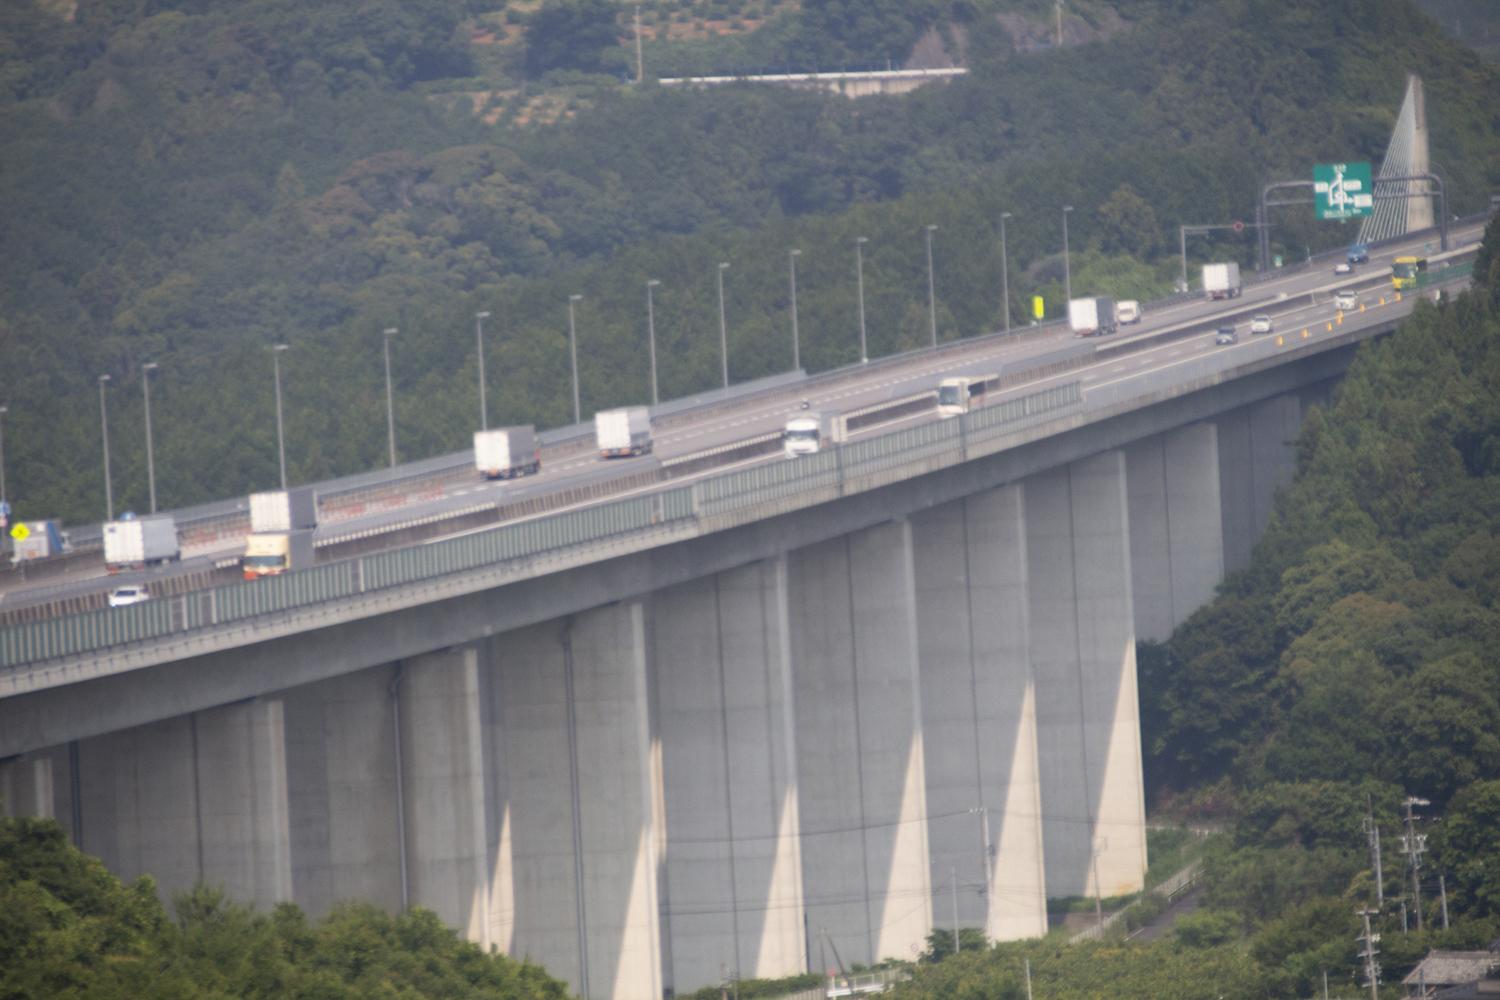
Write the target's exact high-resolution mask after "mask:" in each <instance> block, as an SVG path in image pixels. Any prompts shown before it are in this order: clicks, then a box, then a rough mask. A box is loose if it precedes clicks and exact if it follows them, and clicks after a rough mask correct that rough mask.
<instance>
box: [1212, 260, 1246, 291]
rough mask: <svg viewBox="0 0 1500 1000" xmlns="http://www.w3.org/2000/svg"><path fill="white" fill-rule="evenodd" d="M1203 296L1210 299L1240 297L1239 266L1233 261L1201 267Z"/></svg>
mask: <svg viewBox="0 0 1500 1000" xmlns="http://www.w3.org/2000/svg"><path fill="white" fill-rule="evenodd" d="M1203 294H1204V295H1206V296H1208V297H1209V298H1211V299H1237V298H1239V297H1240V266H1239V265H1238V264H1236V263H1235V262H1234V261H1229V262H1228V263H1220V264H1204V265H1203Z"/></svg>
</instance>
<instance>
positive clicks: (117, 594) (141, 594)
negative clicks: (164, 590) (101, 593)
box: [109, 583, 151, 608]
mask: <svg viewBox="0 0 1500 1000" xmlns="http://www.w3.org/2000/svg"><path fill="white" fill-rule="evenodd" d="M149 600H151V591H149V590H147V589H146V588H145V586H144V585H142V584H139V583H127V584H125V585H124V586H120V587H116V588H115V589H114V590H111V591H110V592H109V606H110V607H112V608H123V607H125V605H127V604H140V603H141V602H142V601H149Z"/></svg>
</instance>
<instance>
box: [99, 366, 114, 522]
mask: <svg viewBox="0 0 1500 1000" xmlns="http://www.w3.org/2000/svg"><path fill="white" fill-rule="evenodd" d="M109 380H110V379H109V375H108V373H106V374H104V375H100V376H99V433H100V436H101V437H102V438H103V439H104V519H105V520H106V521H113V520H114V519H115V489H114V486H113V485H112V484H111V483H110V481H109V411H108V409H107V408H106V407H105V404H104V383H106V382H108V381H109Z"/></svg>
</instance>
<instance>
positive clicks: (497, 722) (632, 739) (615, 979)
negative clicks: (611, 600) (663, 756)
mask: <svg viewBox="0 0 1500 1000" xmlns="http://www.w3.org/2000/svg"><path fill="white" fill-rule="evenodd" d="M644 633H645V630H644V624H643V615H642V607H641V605H640V603H639V602H626V603H622V604H617V605H610V606H607V607H604V608H599V609H597V610H595V611H590V612H587V613H585V614H582V615H577V616H575V617H573V618H570V619H566V620H563V621H561V622H556V623H547V624H545V625H540V626H536V627H533V628H528V629H521V630H519V631H517V632H513V633H509V634H507V635H505V636H504V637H502V638H501V639H499V640H496V643H495V644H494V646H493V648H492V650H491V653H490V658H491V662H492V663H493V667H492V668H491V670H492V674H491V679H492V684H491V692H492V697H493V699H494V701H493V703H492V708H491V713H490V719H491V721H490V725H489V727H488V730H489V734H490V740H489V742H490V748H489V753H488V757H489V759H490V760H491V761H494V762H496V766H499V767H502V768H503V769H504V771H505V776H504V781H503V789H504V794H505V796H506V797H505V800H504V801H503V802H502V803H499V804H498V807H499V813H500V815H501V816H502V817H503V824H504V833H503V835H502V837H501V842H502V843H503V844H504V845H506V846H507V847H508V853H509V858H506V857H505V852H504V851H503V850H502V851H501V852H500V853H499V854H498V856H497V857H496V859H495V865H496V868H497V869H498V870H497V871H496V875H495V881H496V885H497V887H499V891H497V892H496V893H494V899H495V900H496V905H494V906H493V908H492V920H493V922H494V929H495V934H496V938H497V941H501V942H508V943H509V947H510V952H511V953H512V954H514V955H527V956H530V957H531V958H532V959H534V960H536V961H538V962H541V963H542V964H544V965H546V966H547V969H548V971H549V972H551V973H552V974H553V975H556V976H559V977H561V978H563V979H566V980H567V981H568V982H569V983H570V984H571V985H572V986H573V988H574V989H576V990H578V991H579V993H581V994H582V995H584V996H586V997H591V998H609V1000H657V998H658V997H660V996H661V941H660V936H659V932H658V928H659V924H658V920H659V912H658V905H657V879H658V872H657V865H658V860H659V859H658V849H659V844H658V836H657V831H656V816H657V812H658V804H659V798H660V796H659V782H660V768H659V766H658V765H657V764H656V763H655V762H654V754H655V749H654V746H653V741H652V737H651V730H652V724H651V718H650V693H649V691H648V685H647V668H646V650H645V634H644ZM492 787H493V785H492ZM506 893H509V896H510V898H509V899H506V898H505V894H506Z"/></svg>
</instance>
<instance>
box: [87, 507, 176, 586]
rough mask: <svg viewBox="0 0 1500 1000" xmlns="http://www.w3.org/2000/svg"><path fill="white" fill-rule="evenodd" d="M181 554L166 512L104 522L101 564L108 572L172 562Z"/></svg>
mask: <svg viewBox="0 0 1500 1000" xmlns="http://www.w3.org/2000/svg"><path fill="white" fill-rule="evenodd" d="M181 557H182V551H181V549H180V548H179V547H178V544H177V524H176V522H174V521H173V520H172V516H171V515H170V514H155V515H152V516H151V517H133V518H128V519H125V520H120V521H110V522H108V523H107V524H105V525H104V565H105V567H106V568H107V569H108V570H109V571H110V572H111V573H115V572H118V571H120V570H123V569H143V568H145V567H147V566H158V565H160V564H162V563H165V562H176V561H177V560H178V559H180V558H181Z"/></svg>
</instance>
